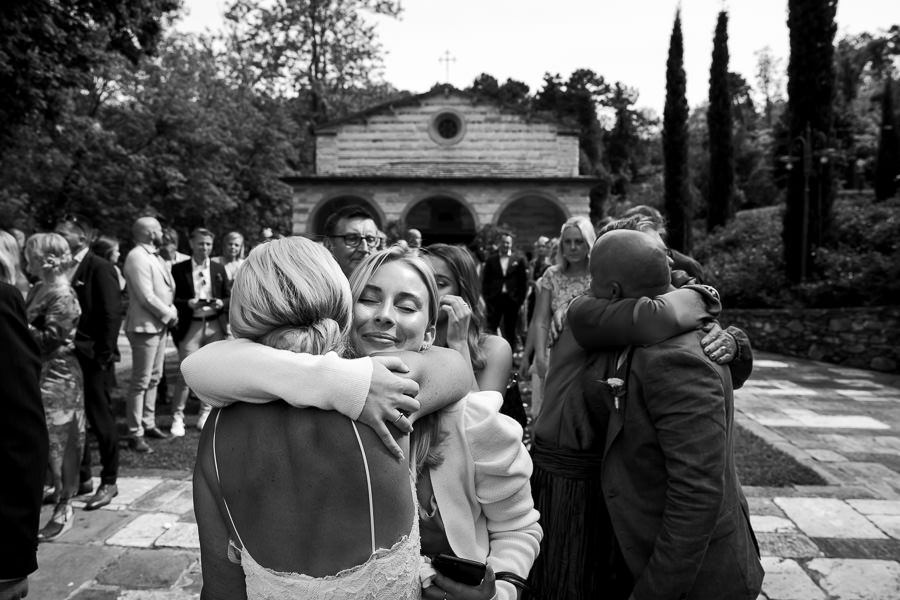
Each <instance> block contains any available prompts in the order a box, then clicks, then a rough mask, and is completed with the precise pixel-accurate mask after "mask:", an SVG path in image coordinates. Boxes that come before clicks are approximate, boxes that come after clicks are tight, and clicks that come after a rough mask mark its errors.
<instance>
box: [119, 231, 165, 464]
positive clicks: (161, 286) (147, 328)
mask: <svg viewBox="0 0 900 600" xmlns="http://www.w3.org/2000/svg"><path fill="white" fill-rule="evenodd" d="M131 231H132V235H133V237H134V248H132V250H131V252H129V253H128V256H127V257H126V258H125V269H124V274H125V280H126V281H127V282H128V294H129V303H128V312H127V313H126V315H125V335H126V336H127V337H128V342H129V343H130V344H131V355H132V369H131V382H130V384H129V386H128V393H127V396H126V404H127V414H126V419H127V421H128V430H129V432H130V434H131V437H130V439H129V441H128V444H129V447H130V448H131V449H132V450H134V451H136V452H141V453H146V452H152V449H151V448H150V446H149V445H148V444H147V442H146V440H145V438H147V437H151V438H159V439H165V438H167V437H169V435H168V434H167V433H164V432H163V431H161V430H160V429H159V428H158V427H157V426H156V386H157V384H158V383H159V379H160V377H161V376H162V372H163V363H164V361H165V357H166V332H167V331H168V328H169V327H174V326H175V324H176V323H177V322H178V312H177V311H176V310H175V305H174V304H173V299H174V297H175V282H174V280H173V279H172V274H171V273H170V272H169V269H168V268H167V267H166V264H165V261H164V260H163V259H162V257H160V255H159V247H160V245H161V244H162V235H163V232H162V226H161V225H160V224H159V221H157V220H156V219H154V218H153V217H141V218H140V219H138V220H137V221H135V222H134V225H133V226H132V230H131Z"/></svg>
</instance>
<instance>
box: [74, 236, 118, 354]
mask: <svg viewBox="0 0 900 600" xmlns="http://www.w3.org/2000/svg"><path fill="white" fill-rule="evenodd" d="M72 288H73V289H74V290H75V295H76V296H77V297H78V304H79V305H80V306H81V317H80V318H79V319H78V330H77V331H76V333H75V349H76V350H77V351H78V352H79V353H80V354H81V355H82V356H85V357H87V358H90V359H92V360H94V361H95V362H97V363H98V364H99V365H103V366H105V365H108V364H109V363H110V362H111V361H112V359H113V358H114V357H116V356H117V354H118V350H117V348H118V339H119V328H120V327H121V325H122V294H121V291H120V290H119V275H118V274H117V273H116V268H115V267H114V266H113V264H112V263H111V262H109V261H108V260H106V259H103V258H100V257H99V256H97V255H96V254H94V253H93V252H90V251H88V253H87V254H85V255H84V258H83V259H82V260H81V263H79V265H78V268H77V269H75V273H74V274H73V275H72Z"/></svg>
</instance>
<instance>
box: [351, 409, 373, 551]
mask: <svg viewBox="0 0 900 600" xmlns="http://www.w3.org/2000/svg"><path fill="white" fill-rule="evenodd" d="M350 424H351V425H353V433H355V434H356V441H357V443H358V444H359V451H360V452H361V453H362V459H363V467H365V469H366V488H367V490H368V492H369V531H370V533H371V536H372V554H375V507H374V504H373V503H372V478H371V476H370V475H369V461H368V460H367V459H366V449H365V448H364V447H363V443H362V439H361V438H360V437H359V429H357V428H356V423H355V422H354V421H350Z"/></svg>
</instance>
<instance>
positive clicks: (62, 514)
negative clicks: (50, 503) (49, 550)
mask: <svg viewBox="0 0 900 600" xmlns="http://www.w3.org/2000/svg"><path fill="white" fill-rule="evenodd" d="M74 521H75V510H74V509H73V508H72V505H71V504H69V503H68V502H66V503H65V504H61V505H57V506H56V510H54V511H53V516H52V517H50V520H49V521H48V522H47V524H46V525H44V528H43V529H41V530H40V531H39V532H38V541H39V542H51V541H53V540H55V539H56V538H58V537H59V536H61V535H62V534H64V533H65V532H67V531H68V530H70V529H72V523H73V522H74Z"/></svg>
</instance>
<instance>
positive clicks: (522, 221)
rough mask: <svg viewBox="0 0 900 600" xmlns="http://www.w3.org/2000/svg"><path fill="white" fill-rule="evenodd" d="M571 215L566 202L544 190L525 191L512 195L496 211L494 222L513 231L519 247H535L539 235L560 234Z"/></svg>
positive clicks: (551, 235)
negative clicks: (540, 191)
mask: <svg viewBox="0 0 900 600" xmlns="http://www.w3.org/2000/svg"><path fill="white" fill-rule="evenodd" d="M568 217H569V214H568V211H567V210H566V208H565V206H563V205H561V204H560V203H559V202H557V201H556V200H554V199H552V198H550V197H548V196H545V195H541V194H536V193H524V194H518V195H516V196H514V197H513V198H510V199H509V200H508V201H507V202H506V203H505V204H504V205H502V206H501V207H500V208H499V209H498V210H497V214H496V218H495V220H494V223H495V224H496V225H497V226H498V227H502V228H503V229H507V230H509V231H512V232H513V235H515V236H516V246H517V247H528V248H530V247H531V243H532V242H534V240H535V239H537V237H538V236H541V235H546V236H547V237H551V238H552V237H555V236H557V235H559V230H560V228H561V227H562V224H563V223H565V222H566V219H567V218H568Z"/></svg>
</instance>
